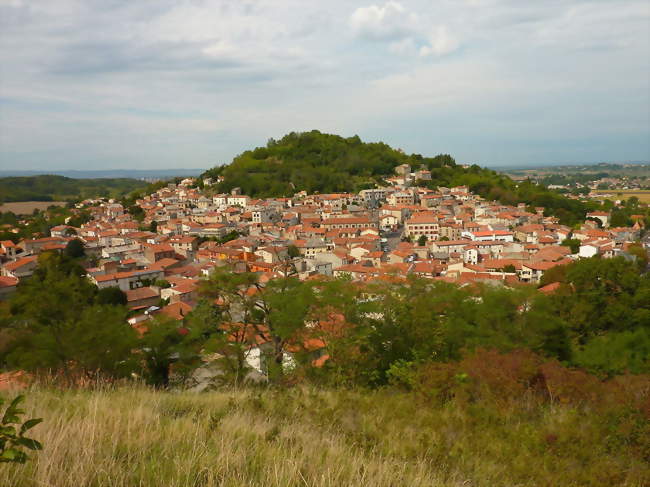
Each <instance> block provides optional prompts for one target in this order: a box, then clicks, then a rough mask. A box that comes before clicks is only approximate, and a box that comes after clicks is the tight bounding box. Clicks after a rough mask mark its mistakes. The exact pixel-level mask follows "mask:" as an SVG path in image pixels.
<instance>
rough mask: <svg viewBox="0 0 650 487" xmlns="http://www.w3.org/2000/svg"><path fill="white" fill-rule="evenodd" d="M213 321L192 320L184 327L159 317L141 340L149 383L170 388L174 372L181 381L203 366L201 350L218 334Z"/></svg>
mask: <svg viewBox="0 0 650 487" xmlns="http://www.w3.org/2000/svg"><path fill="white" fill-rule="evenodd" d="M214 325H215V323H214V322H212V321H210V320H201V319H197V317H196V316H195V318H194V319H192V320H188V324H187V325H184V324H183V323H182V322H178V321H176V320H174V319H172V318H168V317H165V316H159V317H156V318H155V319H153V320H151V321H149V322H147V332H146V333H145V334H144V336H143V337H142V340H141V344H140V345H141V347H142V348H141V353H142V355H143V358H144V365H145V373H146V378H147V380H148V382H149V383H150V384H152V385H155V386H157V387H167V386H168V385H169V384H170V374H171V368H172V366H173V367H174V372H175V373H176V374H177V375H178V376H179V377H180V378H181V379H184V378H186V377H187V376H188V375H189V373H190V372H191V371H192V370H194V369H195V368H196V367H197V366H198V365H200V364H201V353H200V352H201V350H202V348H203V346H204V345H205V343H206V342H207V341H208V340H209V338H210V335H211V334H212V333H218V330H217V329H216V328H215V327H214Z"/></svg>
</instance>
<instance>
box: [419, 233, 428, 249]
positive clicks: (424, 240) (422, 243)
mask: <svg viewBox="0 0 650 487" xmlns="http://www.w3.org/2000/svg"><path fill="white" fill-rule="evenodd" d="M426 244H427V236H426V235H420V238H418V245H419V246H420V247H424V246H425V245H426Z"/></svg>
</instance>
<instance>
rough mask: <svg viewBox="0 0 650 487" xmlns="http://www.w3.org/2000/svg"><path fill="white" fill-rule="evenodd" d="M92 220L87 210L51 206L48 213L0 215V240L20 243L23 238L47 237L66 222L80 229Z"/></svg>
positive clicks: (7, 213) (9, 213) (8, 213)
mask: <svg viewBox="0 0 650 487" xmlns="http://www.w3.org/2000/svg"><path fill="white" fill-rule="evenodd" d="M90 218H91V217H90V213H89V212H88V211H87V210H84V209H76V208H69V207H60V206H50V207H49V208H48V209H47V210H46V211H34V212H33V213H32V214H31V215H29V216H22V217H18V216H17V215H15V214H14V213H11V212H5V213H0V240H12V241H13V242H18V241H19V240H20V239H23V238H39V237H47V236H49V234H50V229H51V228H52V227H55V226H57V225H63V224H64V223H65V222H66V221H67V222H68V224H69V225H70V226H75V227H79V226H81V225H82V224H84V223H86V222H88V221H89V220H90ZM68 219H69V220H68ZM10 228H11V229H13V230H15V231H10V230H9V229H10Z"/></svg>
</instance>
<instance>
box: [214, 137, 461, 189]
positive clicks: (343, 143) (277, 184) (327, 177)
mask: <svg viewBox="0 0 650 487" xmlns="http://www.w3.org/2000/svg"><path fill="white" fill-rule="evenodd" d="M400 164H411V165H413V166H417V167H419V166H420V165H424V166H426V167H427V168H432V167H442V166H444V165H448V166H455V165H456V163H455V162H454V159H453V158H452V157H451V156H449V155H439V156H436V157H431V158H423V157H422V156H419V155H416V154H412V155H406V154H404V153H403V152H401V151H399V150H396V149H393V148H391V147H390V146H388V145H387V144H384V143H383V142H376V143H366V142H362V141H361V139H359V137H358V136H354V137H348V138H344V137H341V136H338V135H332V134H323V133H321V132H319V131H318V130H312V131H311V132H303V133H295V132H291V133H290V134H288V135H285V136H284V137H283V138H282V139H280V140H277V141H276V140H274V139H270V140H269V142H268V143H267V145H266V147H258V148H256V149H253V150H248V151H246V152H244V153H242V154H240V155H239V156H237V157H235V159H234V160H233V161H232V163H231V164H229V165H227V166H221V167H215V168H213V169H210V170H208V171H206V172H205V173H204V174H203V176H202V177H216V176H223V177H224V178H225V179H224V181H223V182H222V183H220V185H219V187H218V189H219V190H220V191H229V190H231V189H232V188H236V187H240V188H241V189H242V191H243V192H244V193H245V194H249V195H251V196H261V197H275V196H290V195H292V194H294V193H295V192H296V191H301V190H305V191H308V192H310V193H315V192H320V193H328V192H341V191H358V190H360V189H363V188H371V187H374V185H375V183H380V182H381V181H382V179H383V178H384V177H387V176H390V175H393V172H394V169H395V167H396V166H399V165H400Z"/></svg>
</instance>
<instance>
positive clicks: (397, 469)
mask: <svg viewBox="0 0 650 487" xmlns="http://www.w3.org/2000/svg"><path fill="white" fill-rule="evenodd" d="M27 395H28V402H27V406H26V408H27V409H28V414H29V415H30V417H31V416H38V417H43V418H44V419H45V422H44V423H42V424H41V425H39V426H37V427H36V428H34V430H33V431H34V432H33V436H34V437H35V438H37V439H39V440H40V441H42V443H43V444H44V450H43V451H42V452H39V453H36V454H34V455H33V457H32V459H31V460H30V461H29V462H28V463H27V464H26V465H0V485H2V486H15V487H19V486H52V487H67V486H74V487H81V486H129V487H130V486H156V487H158V486H217V485H219V486H300V485H303V486H364V485H368V486H524V485H531V486H533V485H534V486H549V487H550V486H554V487H555V486H583V485H585V486H589V485H593V486H603V485H607V486H612V485H629V486H643V485H647V484H644V482H645V481H647V479H649V478H650V469H649V467H648V464H647V463H646V462H645V460H647V458H645V457H647V454H648V453H649V451H642V450H641V451H639V450H638V449H634V448H631V447H630V446H629V444H626V441H625V438H627V437H626V436H625V432H620V431H618V430H617V426H616V425H614V426H612V422H611V421H610V420H609V419H608V418H606V417H603V416H601V415H598V414H587V412H585V411H584V410H579V409H576V408H574V407H570V406H568V405H561V404H555V405H545V406H540V405H537V404H535V405H530V406H527V405H525V404H522V405H521V407H517V408H511V410H510V411H509V413H508V414H503V411H499V410H497V409H494V407H493V406H491V405H489V404H487V403H486V404H483V403H465V402H458V401H454V400H452V401H448V402H446V403H435V404H433V403H431V402H427V401H424V400H422V399H417V396H416V395H414V394H407V393H397V392H392V391H375V392H350V391H331V390H315V389H309V388H295V389H291V390H282V391H274V390H270V389H264V390H257V389H244V390H226V391H218V392H210V393H204V394H193V393H188V392H177V393H175V392H161V391H156V390H152V389H148V388H146V387H144V386H137V385H131V386H120V387H116V388H105V389H100V390H57V389H54V388H48V387H43V386H41V387H34V388H33V389H32V390H31V391H28V392H27Z"/></svg>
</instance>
